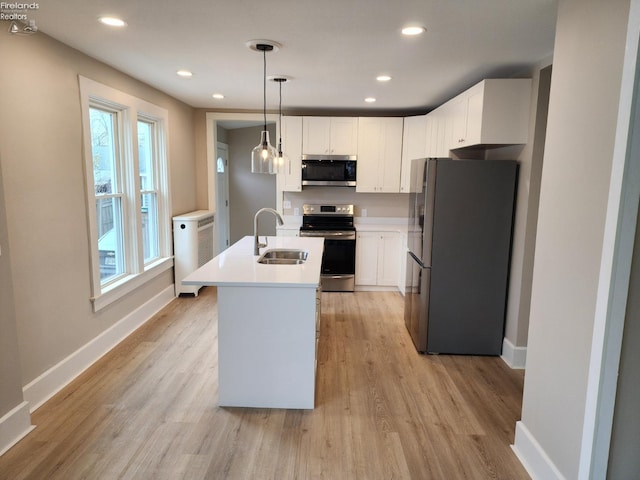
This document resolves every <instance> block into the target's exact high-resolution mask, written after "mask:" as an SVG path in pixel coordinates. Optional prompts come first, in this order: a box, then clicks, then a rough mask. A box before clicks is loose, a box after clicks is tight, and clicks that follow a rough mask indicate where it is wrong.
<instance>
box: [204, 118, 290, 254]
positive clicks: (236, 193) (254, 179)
mask: <svg viewBox="0 0 640 480" xmlns="http://www.w3.org/2000/svg"><path fill="white" fill-rule="evenodd" d="M277 120H278V116H277V115H275V114H267V126H268V129H269V130H272V135H273V136H272V138H275V131H273V129H277V128H278V127H277ZM206 125H207V128H206V135H207V185H208V188H207V192H208V194H207V197H208V205H209V210H213V211H214V212H215V215H216V221H215V224H214V225H215V238H216V252H217V253H220V252H222V251H223V250H224V249H225V248H227V247H228V246H229V245H231V244H233V243H234V242H235V241H237V240H238V239H239V238H241V237H242V236H245V235H251V234H253V216H254V214H255V212H256V211H257V210H258V209H259V208H261V207H263V206H270V207H275V208H276V209H277V210H279V211H281V210H282V196H281V195H280V196H279V195H277V191H278V188H277V184H278V182H280V181H281V179H280V178H277V177H280V175H273V176H272V175H257V174H251V173H250V161H249V159H250V157H249V154H250V152H251V149H252V148H253V147H255V145H256V144H257V143H258V141H259V139H260V130H261V128H260V127H262V126H263V125H264V116H263V114H262V113H228V112H207V113H206ZM250 127H254V128H256V129H257V132H258V133H256V134H251V135H247V139H246V140H242V139H239V138H238V137H242V134H241V133H240V132H241V131H242V130H246V131H249V130H251V128H250ZM247 142H248V143H247ZM219 143H221V144H225V145H226V164H223V165H224V170H225V171H224V173H222V172H220V173H218V166H219V162H218V158H220V157H222V158H223V159H224V157H223V154H224V153H225V152H224V151H219V149H218V146H219ZM223 149H224V147H223ZM223 161H224V160H223ZM236 167H237V168H236ZM225 177H226V178H225ZM267 177H269V178H267ZM266 181H269V182H271V184H272V186H271V188H270V190H269V193H263V194H262V196H260V195H258V194H257V192H258V191H259V190H260V188H258V185H256V184H260V183H264V182H266ZM247 198H250V199H251V200H250V201H245V200H246V199H247ZM256 202H257V203H256ZM263 223H264V224H265V225H264V228H263V226H262V225H261V232H260V234H261V235H265V234H267V235H273V234H274V233H272V232H269V231H263V230H264V229H266V228H268V227H269V225H268V224H267V223H266V222H263ZM227 242H228V243H227Z"/></svg>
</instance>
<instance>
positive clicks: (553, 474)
mask: <svg viewBox="0 0 640 480" xmlns="http://www.w3.org/2000/svg"><path fill="white" fill-rule="evenodd" d="M513 443H514V444H513V445H511V448H512V449H513V451H514V453H515V454H516V456H517V457H518V460H520V463H522V465H523V466H524V468H525V469H526V470H527V473H528V474H529V475H530V476H531V479H532V480H566V478H565V477H564V475H562V473H560V471H559V470H558V468H557V467H556V466H555V465H554V463H553V462H552V461H551V459H550V458H549V456H548V455H547V454H546V452H545V451H544V449H543V448H542V446H541V445H540V444H539V443H538V441H537V440H536V439H535V438H534V437H533V435H532V434H531V432H530V431H529V429H527V427H525V425H524V424H523V423H522V422H521V421H520V422H516V438H515V441H514V442H513Z"/></svg>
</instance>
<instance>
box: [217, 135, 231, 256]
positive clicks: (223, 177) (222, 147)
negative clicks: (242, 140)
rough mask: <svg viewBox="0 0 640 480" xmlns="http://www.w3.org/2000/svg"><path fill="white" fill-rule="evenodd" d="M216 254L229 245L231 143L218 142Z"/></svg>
mask: <svg viewBox="0 0 640 480" xmlns="http://www.w3.org/2000/svg"><path fill="white" fill-rule="evenodd" d="M216 205H217V207H218V208H217V212H216V214H217V215H216V217H217V218H216V223H217V227H218V228H217V229H216V247H217V248H216V255H217V254H219V253H221V252H222V251H224V250H225V249H226V248H227V247H228V246H229V145H227V144H226V143H222V142H218V147H217V156H216Z"/></svg>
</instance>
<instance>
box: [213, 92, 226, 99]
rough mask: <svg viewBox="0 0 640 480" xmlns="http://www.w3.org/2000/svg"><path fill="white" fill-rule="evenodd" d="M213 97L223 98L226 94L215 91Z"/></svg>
mask: <svg viewBox="0 0 640 480" xmlns="http://www.w3.org/2000/svg"><path fill="white" fill-rule="evenodd" d="M211 96H212V97H213V98H215V99H216V100H222V99H223V98H224V95H223V94H221V93H214V94H213V95H211Z"/></svg>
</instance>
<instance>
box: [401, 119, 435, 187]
mask: <svg viewBox="0 0 640 480" xmlns="http://www.w3.org/2000/svg"><path fill="white" fill-rule="evenodd" d="M427 118H428V115H419V116H416V117H405V119H404V126H403V131H402V165H401V170H400V192H402V193H405V192H409V191H411V178H410V175H411V160H415V159H416V158H424V157H428V156H429V153H428V151H427V145H428V140H429V137H428V133H427Z"/></svg>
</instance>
